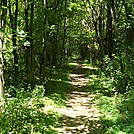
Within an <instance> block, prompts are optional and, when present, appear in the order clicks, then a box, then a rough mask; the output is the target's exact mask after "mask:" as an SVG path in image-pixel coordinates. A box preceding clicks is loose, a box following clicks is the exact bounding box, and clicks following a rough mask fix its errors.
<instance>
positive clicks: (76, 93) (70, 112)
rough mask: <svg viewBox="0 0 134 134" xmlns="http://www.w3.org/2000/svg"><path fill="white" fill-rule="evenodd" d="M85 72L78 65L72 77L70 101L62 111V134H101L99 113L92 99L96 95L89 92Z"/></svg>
mask: <svg viewBox="0 0 134 134" xmlns="http://www.w3.org/2000/svg"><path fill="white" fill-rule="evenodd" d="M88 81H89V79H88V78H87V77H85V70H84V68H83V67H82V66H81V64H78V66H77V69H75V70H74V71H73V73H72V74H71V75H70V84H71V87H70V93H69V94H68V97H69V100H68V102H67V103H66V109H64V110H63V111H62V114H63V119H62V120H63V124H62V132H61V133H62V134H99V133H98V128H99V124H98V111H97V109H96V108H95V105H96V104H95V102H93V101H92V99H93V98H94V97H95V95H92V94H90V93H89V92H88V89H87V87H86V84H87V83H88Z"/></svg>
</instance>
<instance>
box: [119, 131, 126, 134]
mask: <svg viewBox="0 0 134 134" xmlns="http://www.w3.org/2000/svg"><path fill="white" fill-rule="evenodd" d="M117 134H127V133H126V132H122V131H120V132H117Z"/></svg>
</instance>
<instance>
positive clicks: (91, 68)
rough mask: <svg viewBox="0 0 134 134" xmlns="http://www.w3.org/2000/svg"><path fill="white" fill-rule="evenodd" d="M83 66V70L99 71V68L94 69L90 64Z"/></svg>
mask: <svg viewBox="0 0 134 134" xmlns="http://www.w3.org/2000/svg"><path fill="white" fill-rule="evenodd" d="M82 65H83V68H87V69H90V70H93V69H96V70H97V69H98V68H97V67H92V66H91V65H90V64H82Z"/></svg>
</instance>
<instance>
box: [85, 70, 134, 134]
mask: <svg viewBox="0 0 134 134" xmlns="http://www.w3.org/2000/svg"><path fill="white" fill-rule="evenodd" d="M90 72H91V71H90V70H89V73H88V74H89V79H90V81H89V84H88V85H87V86H88V88H89V92H91V93H93V94H95V95H96V97H95V98H94V101H95V102H96V103H97V108H98V110H99V111H100V115H101V116H100V117H99V123H100V124H101V127H100V132H99V133H100V134H134V115H133V111H134V106H133V104H134V99H133V97H134V92H133V91H130V92H128V93H126V94H125V95H121V94H117V92H116V91H115V90H114V89H113V87H112V80H111V79H109V78H106V77H100V76H99V73H98V72H99V71H98V70H94V72H93V73H90Z"/></svg>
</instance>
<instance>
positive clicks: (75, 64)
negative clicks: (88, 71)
mask: <svg viewBox="0 0 134 134" xmlns="http://www.w3.org/2000/svg"><path fill="white" fill-rule="evenodd" d="M69 65H74V66H77V65H78V63H69Z"/></svg>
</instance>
